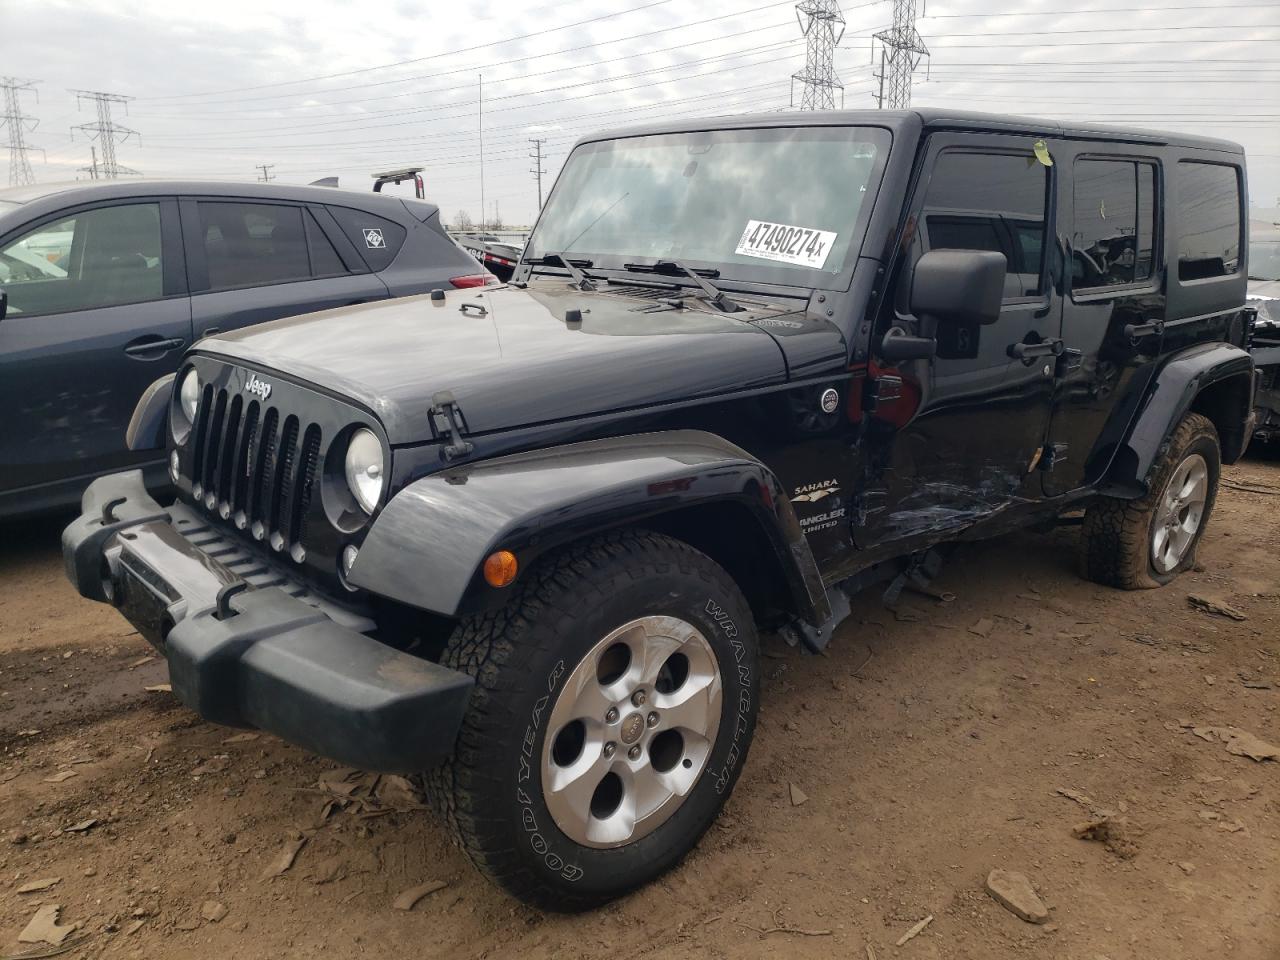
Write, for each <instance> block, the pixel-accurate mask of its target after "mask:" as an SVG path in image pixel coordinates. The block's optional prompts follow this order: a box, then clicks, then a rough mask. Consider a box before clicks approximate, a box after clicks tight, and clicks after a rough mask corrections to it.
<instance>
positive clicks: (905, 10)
mask: <svg viewBox="0 0 1280 960" xmlns="http://www.w3.org/2000/svg"><path fill="white" fill-rule="evenodd" d="M873 39H874V40H879V41H880V72H879V74H878V76H877V79H879V81H880V92H879V93H878V94H877V95H876V105H877V106H878V107H880V108H881V109H883V108H884V106H885V104H886V101H887V102H888V106H889V109H890V110H905V109H906V108H907V107H909V106H911V77H912V75H913V74H914V73H915V71H916V67H918V66H919V65H920V61H921V60H922V59H923V58H925V57H927V56H929V48H928V47H927V46H925V43H924V40H923V39H921V37H920V31H919V30H917V29H916V0H894V2H893V26H891V27H890V28H889V29H888V30H882V31H881V32H880V33H877V34H876V35H875V36H874V37H873ZM872 57H873V62H874V57H875V54H874V52H873V53H872ZM886 82H887V83H888V89H887V90H886V89H885V84H886Z"/></svg>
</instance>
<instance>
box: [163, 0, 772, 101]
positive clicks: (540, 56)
mask: <svg viewBox="0 0 1280 960" xmlns="http://www.w3.org/2000/svg"><path fill="white" fill-rule="evenodd" d="M717 19H719V18H717ZM705 22H707V21H694V22H693V23H691V24H688V26H698V25H700V24H702V23H705ZM786 25H787V24H786V23H782V24H776V23H770V24H766V25H765V26H762V27H752V28H751V29H749V30H738V31H736V32H734V33H724V34H720V35H718V36H715V37H710V38H704V39H702V40H692V41H688V42H685V43H677V44H674V45H672V46H669V47H658V48H656V49H652V50H651V49H647V48H646V49H645V50H644V51H643V52H642V53H628V54H626V55H625V56H621V57H609V58H607V59H604V60H582V61H579V62H575V63H572V64H571V65H570V66H567V67H556V68H554V69H552V70H540V71H537V72H535V73H520V74H515V75H513V76H510V77H503V78H500V79H498V80H494V81H491V82H493V83H513V82H518V81H524V80H529V79H532V78H534V77H545V76H548V75H549V74H553V73H564V72H566V71H572V72H577V71H581V70H593V69H595V68H597V67H602V66H606V65H608V64H611V63H620V62H621V61H624V60H635V59H637V58H640V57H651V56H654V55H656V54H659V53H671V52H672V51H674V50H686V49H688V48H689V47H699V46H703V45H704V44H708V43H720V42H722V41H724V40H732V39H734V38H735V37H744V36H746V35H748V34H752V33H762V32H764V31H766V30H768V31H776V30H778V29H779V28H780V27H784V26H786ZM668 29H671V28H668ZM654 32H655V33H665V32H667V31H666V30H661V31H654ZM641 36H647V34H644V35H641ZM617 42H618V41H616V40H605V41H601V42H600V43H591V44H585V45H583V46H580V47H570V48H568V49H567V50H556V51H552V52H551V53H536V54H529V55H527V56H523V57H513V58H511V59H508V60H495V61H489V62H488V63H486V64H485V69H486V70H489V69H494V68H497V67H505V66H511V65H513V64H518V63H527V62H529V61H531V60H545V59H547V58H548V57H562V56H563V55H564V54H566V53H576V52H579V51H581V50H586V49H589V48H591V47H598V46H603V45H606V44H611V43H617ZM788 42H790V41H788ZM775 46H779V44H778V43H777V42H776V41H775V42H771V43H768V44H765V45H763V46H760V47H747V48H744V49H742V50H737V51H730V52H729V53H727V54H722V55H721V56H732V55H734V54H735V53H745V52H749V51H751V50H762V49H765V48H767V47H775ZM712 59H713V58H712ZM694 62H697V61H694ZM687 65H688V64H687V63H686V64H673V65H672V67H679V66H687ZM473 69H474V68H473V67H455V68H454V69H452V70H440V71H437V72H435V73H424V74H418V75H416V76H412V77H405V78H403V79H400V80H383V81H379V82H377V83H359V84H352V85H350V86H346V87H335V88H333V89H331V90H325V91H323V92H322V93H321V94H314V93H309V92H308V93H280V94H274V95H271V96H266V97H253V98H249V99H248V100H246V99H236V100H208V101H205V102H204V103H198V104H193V105H191V106H192V107H197V108H198V107H205V106H216V105H220V104H228V103H245V102H262V101H265V100H279V99H283V98H287V97H305V98H308V99H315V97H317V96H321V95H326V96H327V95H328V94H331V93H344V92H346V91H348V90H364V89H368V88H371V87H382V86H389V85H391V84H399V83H417V82H419V81H422V80H435V79H437V78H439V77H451V76H456V75H458V74H461V73H470V72H471V71H472V70H473ZM466 86H468V87H469V86H470V84H466ZM453 89H457V88H456V87H437V88H434V89H431V90H422V89H419V88H414V89H413V90H409V91H407V92H405V93H386V94H380V95H378V96H374V97H360V98H358V99H355V100H332V101H328V102H325V103H300V104H279V105H275V106H265V107H238V108H235V109H231V110H193V109H191V108H189V107H184V108H183V110H182V113H177V114H173V113H148V114H146V116H147V117H148V118H153V117H154V118H168V119H174V118H177V119H186V118H188V117H190V116H192V114H193V113H195V114H198V115H201V116H224V115H230V114H236V113H250V112H254V113H267V112H270V111H278V110H305V109H310V108H312V107H317V106H326V107H341V106H349V105H352V104H360V103H370V102H373V101H376V100H394V99H399V98H401V97H414V98H420V97H422V96H423V95H424V94H428V93H438V92H441V91H442V90H453Z"/></svg>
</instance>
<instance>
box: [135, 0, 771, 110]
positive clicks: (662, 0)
mask: <svg viewBox="0 0 1280 960" xmlns="http://www.w3.org/2000/svg"><path fill="white" fill-rule="evenodd" d="M671 2H672V0H650V2H648V3H642V4H640V5H639V6H636V7H629V8H628V9H626V10H619V11H618V12H617V13H606V14H601V15H600V16H597V17H589V18H587V19H586V20H578V21H575V22H574V23H566V24H563V25H562V26H559V27H547V28H546V29H544V30H535V31H534V32H532V33H525V34H521V35H519V36H515V37H507V38H506V39H504V40H493V41H490V42H488V43H479V44H476V45H474V46H470V47H459V48H458V49H456V50H447V51H445V52H443V53H434V54H431V55H429V56H425V57H411V58H409V59H407V60H396V61H394V62H392V63H382V64H377V65H375V66H371V67H361V68H360V69H358V70H344V71H342V72H340V73H327V74H321V75H319V76H314V77H303V78H301V79H298V80H280V81H277V82H275V83H259V84H254V85H252V86H246V87H229V88H226V89H223V90H206V91H204V92H203V93H178V94H172V95H170V96H166V97H147V98H146V99H147V100H187V99H190V98H192V97H212V96H222V95H224V94H228V93H247V92H250V91H253V90H274V89H278V88H280V87H289V86H296V85H297V84H301V83H317V82H319V81H321V80H336V79H338V78H340V77H354V76H358V75H360V74H364V73H375V72H379V71H385V70H393V69H395V68H397V67H404V66H408V65H409V64H411V63H422V62H424V61H427V60H438V59H440V58H441V57H454V56H457V55H458V54H462V53H474V52H475V51H477V50H487V49H489V48H491V47H500V46H503V45H504V44H508V43H515V42H516V41H518V40H529V39H532V38H534V37H542V36H546V35H547V34H549V33H558V32H560V31H561V30H570V29H572V28H574V27H584V26H587V25H588V24H592V23H600V22H601V21H603V20H612V19H614V18H616V17H622V16H626V15H627V14H630V13H638V12H639V11H641V10H648V9H649V8H650V7H659V6H663V5H664V4H668V3H671ZM786 2H788V0H782V2H781V3H774V4H770V6H783V5H784V4H785V3H786ZM756 9H764V8H763V7H758V8H756ZM741 12H743V13H749V12H751V11H741ZM736 15H737V14H729V15H728V16H736ZM714 19H721V20H723V19H725V18H724V17H717V18H714ZM683 26H684V25H681V27H683ZM681 27H672V28H668V29H680V28H681ZM654 32H657V33H662V32H665V31H654ZM642 36H643V35H642ZM605 42H616V41H605Z"/></svg>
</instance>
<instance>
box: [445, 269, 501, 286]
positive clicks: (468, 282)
mask: <svg viewBox="0 0 1280 960" xmlns="http://www.w3.org/2000/svg"><path fill="white" fill-rule="evenodd" d="M449 282H450V283H452V284H453V285H454V286H455V287H459V288H463V287H487V286H488V285H489V284H491V283H497V282H498V278H497V277H495V276H494V275H493V274H491V273H471V274H468V275H467V276H465V277H450V278H449Z"/></svg>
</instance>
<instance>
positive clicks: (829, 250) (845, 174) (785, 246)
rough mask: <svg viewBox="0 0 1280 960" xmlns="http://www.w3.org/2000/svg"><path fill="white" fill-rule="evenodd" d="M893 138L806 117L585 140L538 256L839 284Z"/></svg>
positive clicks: (546, 216)
mask: <svg viewBox="0 0 1280 960" xmlns="http://www.w3.org/2000/svg"><path fill="white" fill-rule="evenodd" d="M889 142H890V136H889V132H888V131H887V130H883V129H880V128H876V127H801V128H785V127H784V128H774V129H768V130H716V131H709V132H706V131H704V132H696V133H680V134H663V135H660V136H652V137H631V138H626V139H621V140H607V141H603V142H599V143H588V144H583V145H582V146H580V147H578V148H577V149H576V150H574V151H573V154H572V155H571V156H570V157H569V160H568V161H567V163H566V164H565V168H564V172H563V173H562V174H561V175H560V178H559V180H558V181H557V183H556V186H555V190H554V191H553V193H552V195H551V198H550V200H549V201H548V202H547V206H546V209H545V210H544V211H543V213H542V216H541V217H540V218H539V220H538V225H537V228H536V229H535V231H534V234H533V236H532V237H530V238H529V243H528V246H527V247H526V250H525V258H526V260H536V259H538V258H540V257H544V256H546V255H548V254H552V253H556V254H561V253H564V254H572V255H573V257H574V259H582V260H590V261H591V262H592V264H593V266H594V267H595V268H596V269H609V268H611V267H612V268H618V269H621V268H622V267H623V266H624V265H625V264H626V263H628V262H632V263H634V262H646V261H647V262H650V263H652V262H655V261H657V260H677V261H679V262H680V263H683V264H686V265H691V266H696V267H698V268H700V269H702V268H705V269H714V270H717V271H719V274H720V276H721V277H722V278H725V279H740V280H752V281H760V282H769V283H782V284H792V285H805V286H824V287H830V286H835V285H836V279H837V278H838V277H839V276H840V275H841V274H843V273H844V272H845V270H846V267H848V266H850V265H851V264H852V262H853V259H854V258H855V257H856V256H857V252H858V247H859V245H860V243H861V239H862V233H863V230H864V229H865V226H866V219H867V216H868V215H869V213H870V207H871V201H872V200H873V199H874V197H875V189H876V186H877V185H878V183H879V179H880V172H881V170H882V169H883V166H884V160H885V155H886V154H887V153H888V149H889Z"/></svg>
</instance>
